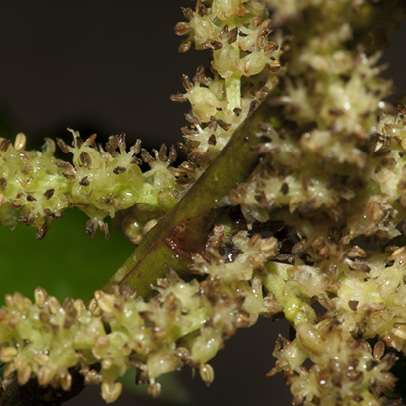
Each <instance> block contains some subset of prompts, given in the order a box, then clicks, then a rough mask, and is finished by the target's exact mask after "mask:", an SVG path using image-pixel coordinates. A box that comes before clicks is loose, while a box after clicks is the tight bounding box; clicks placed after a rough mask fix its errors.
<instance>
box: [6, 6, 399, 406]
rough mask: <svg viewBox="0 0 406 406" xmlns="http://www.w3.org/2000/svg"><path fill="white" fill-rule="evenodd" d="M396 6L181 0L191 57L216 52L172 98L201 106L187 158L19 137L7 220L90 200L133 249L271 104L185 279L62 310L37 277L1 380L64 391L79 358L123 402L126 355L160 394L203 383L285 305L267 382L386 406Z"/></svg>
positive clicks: (394, 344)
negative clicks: (283, 327) (389, 42)
mask: <svg viewBox="0 0 406 406" xmlns="http://www.w3.org/2000/svg"><path fill="white" fill-rule="evenodd" d="M402 7H404V3H403V2H402V1H397V0H393V1H392V0H390V1H387V2H386V3H385V2H383V1H381V2H379V1H378V2H377V1H372V0H371V1H369V0H317V1H316V0H306V1H299V0H289V1H276V0H264V1H259V0H232V1H229V0H207V1H203V0H197V1H196V7H195V9H194V10H192V9H191V8H184V9H182V11H183V15H184V17H185V19H186V22H180V23H178V24H177V25H176V27H175V33H176V34H177V35H180V36H186V39H185V40H183V41H182V42H181V45H180V47H179V51H180V52H185V51H187V50H188V49H189V48H190V47H191V44H192V43H194V44H195V47H196V49H210V50H212V52H213V56H212V61H211V66H210V69H207V70H205V69H204V68H203V67H199V68H198V69H197V72H196V76H195V77H194V78H192V79H189V78H188V77H187V76H186V75H184V76H183V78H182V81H183V85H184V88H185V93H184V94H180V93H179V94H176V95H172V96H171V98H172V100H175V101H180V102H184V101H188V102H189V103H190V105H191V112H190V113H188V114H186V120H187V121H188V123H189V126H188V127H185V128H183V129H182V134H183V136H184V138H185V142H184V144H183V145H182V146H181V148H182V150H183V151H184V152H186V153H187V160H186V161H185V162H184V163H182V164H180V165H179V166H175V164H174V162H175V159H176V152H175V150H174V149H173V148H171V149H169V151H168V150H167V149H166V147H161V149H160V150H159V151H155V152H154V156H153V155H151V154H149V153H148V152H147V151H145V150H142V149H141V148H140V144H139V143H137V144H136V145H135V146H134V147H132V148H131V149H130V151H129V152H127V151H126V146H125V142H124V137H123V136H115V137H112V138H110V140H109V142H108V143H107V145H106V146H105V148H102V147H100V146H96V144H95V139H94V137H90V138H89V139H88V140H86V141H82V140H81V138H80V137H79V135H78V134H77V133H73V136H74V142H73V146H72V147H70V146H67V145H66V144H65V143H64V142H63V141H60V140H59V141H58V144H59V146H60V147H61V149H62V150H63V152H67V153H72V154H73V162H72V164H71V163H67V162H64V161H61V160H58V159H56V158H54V156H53V153H54V150H55V144H54V143H53V142H52V141H51V140H47V142H46V145H45V148H44V150H43V152H42V153H38V152H26V151H24V136H22V135H19V136H17V139H16V141H15V144H14V146H12V145H11V144H10V143H9V142H7V141H6V140H2V141H1V143H0V150H1V154H0V160H1V161H0V168H1V169H0V171H1V172H0V190H1V194H0V221H1V223H2V224H5V225H9V226H14V225H15V223H16V221H17V220H19V221H22V222H24V223H26V224H28V225H34V226H35V227H37V229H38V233H37V234H38V237H42V236H43V235H44V234H45V231H46V229H47V227H48V225H49V221H50V219H51V218H52V217H59V216H60V214H61V213H62V211H63V210H64V209H65V208H67V207H72V206H78V207H80V208H81V209H82V210H83V211H85V212H86V213H87V214H88V216H89V219H90V220H89V222H88V225H87V230H88V232H89V233H90V234H93V233H94V232H95V231H96V229H97V227H100V228H101V229H102V231H104V232H105V234H107V232H108V231H107V229H106V226H105V223H104V221H103V219H104V218H105V217H106V216H110V217H115V216H116V215H117V216H116V217H117V218H118V222H119V223H120V227H121V228H122V229H123V231H124V232H125V233H126V234H127V237H128V238H129V240H130V241H131V242H133V243H136V244H138V243H139V242H140V241H141V239H142V236H143V235H145V234H146V233H147V232H148V231H149V230H150V229H151V228H152V227H153V226H154V225H155V224H156V223H157V222H158V221H159V217H160V216H162V215H163V214H164V213H166V212H168V211H169V210H170V208H171V207H173V206H174V205H176V203H177V202H178V201H179V199H180V198H181V197H182V196H184V195H185V194H186V193H188V191H189V190H190V186H191V185H193V184H194V182H195V181H196V180H197V179H198V178H199V177H200V176H201V175H202V174H203V173H204V170H205V169H206V168H207V167H208V165H210V163H211V162H212V161H213V160H214V159H221V154H222V149H223V147H224V146H225V145H226V144H227V142H228V140H229V139H230V138H231V137H232V135H233V133H234V131H235V130H236V129H237V127H239V126H240V124H241V123H243V122H244V121H245V119H246V118H247V117H248V116H249V115H250V114H251V113H252V112H253V111H254V110H255V108H256V106H257V105H258V104H259V103H260V102H261V101H262V100H264V99H265V101H263V103H267V104H268V105H269V109H270V110H269V111H270V112H271V113H270V115H269V117H268V118H267V119H265V120H263V121H262V122H261V123H260V124H259V125H258V127H257V128H256V131H257V134H258V145H257V146H256V147H255V151H256V152H257V154H258V158H259V159H258V165H257V167H256V168H255V170H254V171H253V172H252V174H251V175H250V177H249V178H248V179H245V180H243V181H242V182H241V183H239V184H238V185H236V187H235V188H234V189H233V190H232V191H231V193H230V194H229V195H228V196H227V197H226V198H225V199H224V201H222V202H221V204H222V205H223V206H222V208H223V215H222V216H219V217H218V218H217V220H216V221H215V224H214V226H213V227H212V228H211V231H210V234H209V235H208V236H207V244H206V247H205V250H204V252H199V253H197V252H194V253H189V259H190V261H189V265H188V266H187V270H186V271H187V273H188V274H189V276H190V278H189V279H185V280H183V279H181V278H180V277H179V276H178V275H177V274H176V273H175V272H173V271H171V270H170V269H168V270H167V272H168V273H167V276H166V277H165V278H161V279H158V280H157V281H156V284H155V291H156V295H155V296H153V297H152V298H151V299H149V300H144V299H143V298H142V297H139V296H137V293H136V292H135V291H133V290H131V289H129V288H128V287H127V286H126V285H125V284H124V285H123V286H121V287H118V286H115V287H114V288H113V289H112V291H110V292H103V291H100V290H99V291H96V293H95V295H94V297H93V298H92V299H91V301H90V302H89V303H88V304H87V305H85V304H84V303H83V301H81V300H73V299H66V300H65V302H64V303H63V304H62V305H61V304H60V303H59V302H58V300H57V299H56V298H55V297H52V296H49V295H48V294H47V293H46V292H45V291H44V290H43V289H41V288H37V289H36V291H35V302H34V303H32V301H31V300H29V299H28V298H25V297H23V296H22V295H21V294H19V293H15V294H14V295H7V296H6V306H5V307H3V308H2V309H1V310H0V341H1V342H2V343H3V344H2V346H1V348H0V360H1V361H2V362H5V363H7V366H6V368H5V371H4V379H3V388H7V386H8V385H9V384H10V382H11V381H12V379H17V381H18V383H19V384H20V385H24V384H25V383H26V382H27V381H28V380H29V379H30V378H32V377H34V376H35V377H37V378H38V383H39V385H41V386H47V385H51V386H52V387H54V388H62V389H63V390H65V391H68V390H69V389H70V388H71V385H72V375H71V370H72V368H79V371H80V373H81V374H82V375H83V376H84V380H85V383H87V384H99V383H100V384H101V388H102V396H103V398H104V399H105V400H106V402H113V401H114V400H115V399H117V397H118V396H119V395H120V392H121V388H122V385H121V383H120V382H118V381H117V379H118V378H120V377H121V376H122V375H123V374H124V373H125V371H126V370H127V369H128V368H129V367H131V366H134V367H135V368H136V370H137V374H136V380H137V382H141V383H147V384H148V385H149V386H148V388H149V389H148V391H149V392H150V394H151V395H153V396H157V395H158V394H159V393H160V390H161V389H160V384H159V383H158V382H157V380H156V379H157V378H158V377H159V376H160V375H161V374H164V373H167V372H170V371H173V370H176V369H179V368H180V367H181V366H183V365H188V366H190V367H191V368H192V369H198V370H199V372H200V376H201V378H202V379H203V381H204V382H206V383H207V384H210V383H211V382H212V380H213V378H214V371H213V368H212V367H211V366H210V365H209V364H208V362H209V361H210V359H212V358H213V357H214V356H215V355H216V353H217V352H218V350H220V349H221V348H222V346H223V344H224V342H225V341H226V340H227V339H228V338H229V337H230V336H231V335H233V334H234V333H235V331H236V329H237V328H239V327H250V326H251V325H253V324H254V323H255V322H256V320H257V318H258V317H259V316H271V315H274V314H277V313H280V314H283V315H284V317H285V318H286V319H287V320H288V321H289V322H290V324H291V325H292V327H293V331H294V334H293V337H291V339H290V340H287V339H285V338H283V337H282V336H281V337H280V339H279V340H278V343H277V345H276V348H275V351H274V356H275V357H276V358H277V361H276V364H275V366H274V368H272V369H271V370H270V372H269V373H268V376H273V375H274V374H276V373H278V372H283V373H284V375H285V377H286V381H287V383H288V384H290V385H291V391H292V394H293V403H294V404H296V405H299V404H304V405H306V406H310V405H323V406H330V405H353V404H360V405H365V406H367V405H368V406H370V405H371V406H373V405H382V404H385V401H386V396H387V395H388V393H390V391H393V389H394V387H395V383H396V377H395V376H394V375H393V373H392V372H391V368H392V367H393V366H394V365H395V363H396V361H397V359H398V357H400V356H403V355H402V353H403V354H405V353H406V311H405V308H406V299H405V297H406V294H405V293H406V291H405V289H406V285H405V280H406V266H405V262H406V247H405V246H403V244H402V239H401V238H400V237H401V236H402V235H403V234H404V231H405V230H404V227H403V226H402V224H403V222H404V219H405V218H406V181H405V180H404V178H405V173H406V165H405V159H404V156H405V150H406V141H405V140H406V138H405V137H406V107H405V106H403V105H402V104H399V105H397V106H393V105H391V104H389V103H387V102H384V101H383V99H385V98H386V97H387V96H388V95H390V93H391V91H392V84H391V82H390V81H389V80H387V79H384V78H383V77H382V76H381V72H382V71H383V69H384V68H383V67H382V66H380V65H379V58H380V49H381V48H382V45H383V44H384V43H385V40H383V39H382V38H383V37H384V36H385V30H387V31H390V30H391V28H390V29H389V28H388V27H389V26H390V27H392V26H391V24H390V22H391V23H392V25H393V24H394V23H396V21H399V20H400V19H401V18H403V17H404V16H405V15H406V12H405V9H404V8H402ZM394 10H395V11H396V15H395V14H394V13H395V11H394ZM385 19H386V20H385ZM377 26H379V30H380V31H379V33H377V30H376V27H377ZM252 114H255V112H254V113H252ZM255 125H257V124H255ZM141 160H144V162H147V163H148V164H149V167H150V169H149V170H148V171H146V172H144V173H142V171H141V169H140V166H139V165H140V164H141ZM243 164H244V163H243V162H242V163H241V165H243ZM222 176H227V173H223V174H222ZM213 182H215V180H213ZM49 185H53V186H52V187H50V186H49ZM305 361H307V362H306V364H305ZM15 377H16V378H15Z"/></svg>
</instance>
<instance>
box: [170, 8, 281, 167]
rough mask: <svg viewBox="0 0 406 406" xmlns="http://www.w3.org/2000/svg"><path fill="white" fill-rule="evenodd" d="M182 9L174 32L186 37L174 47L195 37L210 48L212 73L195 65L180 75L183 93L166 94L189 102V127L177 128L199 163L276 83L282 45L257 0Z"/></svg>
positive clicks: (183, 47) (187, 44)
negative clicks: (189, 74)
mask: <svg viewBox="0 0 406 406" xmlns="http://www.w3.org/2000/svg"><path fill="white" fill-rule="evenodd" d="M182 10H183V14H184V16H185V18H186V20H187V22H180V23H178V24H177V25H176V26H175V33H176V34H177V35H181V36H183V35H187V39H186V40H184V41H182V43H181V45H180V47H179V51H180V52H185V51H187V50H188V49H189V48H190V46H191V43H192V42H194V44H195V47H196V49H199V50H201V49H211V50H212V53H213V60H212V63H211V67H210V71H211V75H209V74H207V72H205V70H204V68H203V67H199V68H198V69H197V72H196V75H195V76H194V78H193V79H192V80H190V79H189V78H188V77H187V76H186V75H184V76H183V78H182V82H183V86H184V88H185V90H186V93H185V94H180V93H179V94H176V95H172V96H171V98H172V100H174V101H180V102H183V101H189V103H190V104H191V108H192V111H191V113H188V114H186V120H187V121H188V122H189V124H190V127H189V128H187V127H185V128H183V129H182V133H183V136H184V138H185V139H186V145H188V146H189V147H188V152H189V153H190V156H191V158H192V159H195V160H196V161H197V162H198V163H199V164H200V165H203V166H204V164H205V163H207V162H206V161H207V158H208V160H209V161H210V160H211V159H213V157H215V156H216V155H217V154H218V152H219V151H221V149H222V148H223V147H224V145H226V143H227V142H228V140H229V139H230V137H231V135H232V134H233V132H234V130H235V129H236V128H237V127H238V126H239V125H240V124H241V123H242V122H243V121H244V120H245V118H246V117H247V115H248V114H249V113H250V112H251V111H252V110H253V109H254V108H255V107H256V105H257V104H258V103H259V101H260V100H261V99H263V98H264V97H265V96H266V95H267V94H268V93H269V92H270V91H271V90H272V89H273V88H274V87H275V85H276V83H277V78H278V75H277V73H278V72H279V71H281V62H280V56H281V55H282V54H283V51H284V50H285V48H284V46H283V45H282V44H281V40H280V36H278V35H274V37H275V38H273V39H271V38H270V34H271V33H272V29H271V20H270V19H268V16H267V8H266V7H265V5H264V4H263V2H261V1H258V0H243V1H231V2H230V1H224V0H215V1H201V0H197V1H196V7H195V10H192V9H191V8H184V9H182ZM204 158H206V159H204Z"/></svg>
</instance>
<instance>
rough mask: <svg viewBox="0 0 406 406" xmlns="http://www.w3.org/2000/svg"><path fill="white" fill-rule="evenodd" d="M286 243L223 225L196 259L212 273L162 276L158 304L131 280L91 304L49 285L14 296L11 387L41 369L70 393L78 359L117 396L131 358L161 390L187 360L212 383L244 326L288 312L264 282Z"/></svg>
mask: <svg viewBox="0 0 406 406" xmlns="http://www.w3.org/2000/svg"><path fill="white" fill-rule="evenodd" d="M225 244H227V245H228V246H230V245H232V246H233V252H239V251H241V252H244V253H241V254H240V255H238V256H237V257H236V258H235V260H234V261H232V262H227V259H228V258H229V256H227V255H225V256H224V255H221V254H220V251H221V250H222V248H224V247H225ZM277 249H278V243H277V240H276V239H275V238H273V237H271V238H269V239H261V237H260V236H258V235H256V236H254V237H252V238H251V239H250V238H248V237H247V233H246V232H241V233H239V234H237V235H236V236H235V237H234V239H233V241H228V240H227V241H226V238H225V237H224V233H223V232H222V227H220V230H216V232H215V235H214V236H213V238H212V245H211V246H210V252H211V258H210V260H209V261H208V260H204V259H203V258H202V257H197V258H196V260H195V263H194V264H193V266H192V268H193V272H195V273H199V274H206V275H207V278H206V279H205V280H204V281H202V282H200V283H199V282H198V281H197V280H196V279H194V280H192V281H190V282H184V281H183V280H181V279H180V278H179V277H178V276H177V275H176V274H175V273H174V272H172V273H169V274H168V276H167V277H166V278H164V279H160V280H158V281H157V287H156V289H157V291H158V294H157V295H156V296H155V297H153V298H152V299H151V300H150V301H148V302H146V301H144V300H143V299H142V298H141V297H137V295H136V293H135V292H134V291H132V290H130V289H128V288H126V287H123V289H121V290H120V289H118V287H115V288H114V289H113V292H112V293H111V294H107V293H104V292H102V291H97V292H96V293H95V295H94V298H93V299H92V300H91V301H90V303H89V304H88V305H87V306H86V305H84V303H83V301H82V300H80V299H79V300H72V299H66V300H65V302H64V303H63V304H62V305H61V304H60V303H59V302H58V300H57V299H56V298H55V297H53V296H49V295H48V294H47V293H46V292H45V291H44V290H43V289H41V288H37V289H36V290H35V295H34V296H35V303H32V302H31V300H30V299H28V298H26V297H23V296H22V295H21V294H19V293H15V294H14V295H7V296H6V307H3V308H2V309H1V310H0V341H1V342H2V343H3V345H2V346H1V348H0V360H1V361H2V362H6V363H7V367H6V368H5V370H4V380H3V387H7V385H8V384H9V383H10V382H11V379H12V378H13V376H14V375H15V374H16V376H17V381H18V383H19V384H20V385H24V384H25V383H27V382H28V380H29V379H30V378H31V377H32V376H36V377H37V378H38V383H39V385H40V386H44V387H45V386H48V385H51V386H52V387H54V388H59V387H60V388H62V389H63V390H65V391H68V390H70V388H71V385H72V375H71V373H70V368H72V367H77V366H78V365H79V366H80V374H82V375H83V376H84V380H85V384H101V390H102V397H103V399H104V400H105V401H106V402H107V403H111V402H114V401H115V400H116V399H117V398H118V396H119V395H120V393H121V388H122V384H121V383H120V382H117V379H118V378H119V377H120V376H122V375H123V374H124V373H125V372H126V370H127V369H128V368H129V367H130V366H134V367H136V369H137V378H136V379H137V382H139V383H147V384H148V385H149V387H148V391H149V392H150V393H151V395H153V396H157V395H158V394H159V392H160V384H159V383H158V382H157V381H156V378H157V377H159V376H160V375H162V374H164V373H167V372H171V371H173V370H176V369H179V368H180V367H181V366H182V365H184V364H187V365H189V366H190V367H191V368H193V369H198V370H199V372H200V375H201V377H202V379H203V381H204V382H206V384H208V385H209V384H210V383H211V382H212V380H213V378H214V371H213V369H212V367H211V366H210V365H209V364H207V362H208V361H209V360H210V359H211V358H213V357H214V356H215V355H216V353H217V351H218V350H219V349H221V348H222V346H223V342H224V341H225V340H226V339H228V338H229V337H230V336H231V335H233V334H234V332H235V330H236V328H237V327H249V326H250V325H252V324H254V323H255V321H256V320H257V318H258V316H259V315H261V314H266V315H268V316H269V315H272V314H275V313H277V312H280V311H281V309H282V308H281V306H280V305H279V304H278V303H276V302H275V301H274V300H273V296H272V295H268V296H266V297H263V295H262V289H261V287H262V279H263V278H264V276H265V274H266V273H265V268H264V263H265V261H266V260H268V259H270V258H272V257H273V256H275V255H276V253H277ZM260 269H262V271H261V272H259V270H260Z"/></svg>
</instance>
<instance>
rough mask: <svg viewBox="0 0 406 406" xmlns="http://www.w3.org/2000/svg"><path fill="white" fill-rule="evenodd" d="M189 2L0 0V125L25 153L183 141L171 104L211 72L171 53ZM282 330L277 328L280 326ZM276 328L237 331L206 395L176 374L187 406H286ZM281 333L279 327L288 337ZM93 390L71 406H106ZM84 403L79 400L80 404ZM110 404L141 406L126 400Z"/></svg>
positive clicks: (396, 43) (202, 58)
mask: <svg viewBox="0 0 406 406" xmlns="http://www.w3.org/2000/svg"><path fill="white" fill-rule="evenodd" d="M192 4H193V3H192V2H191V1H189V0H172V1H171V0H160V1H146V2H139V1H137V0H115V1H112V0H109V1H108V0H97V1H96V0H69V1H55V0H36V1H33V0H1V2H0V55H1V60H0V117H3V120H4V119H5V120H6V121H7V122H8V124H9V127H10V128H11V130H12V131H13V133H17V132H19V131H22V132H24V133H26V135H27V136H28V138H29V145H28V147H29V148H31V147H32V146H33V145H34V144H35V141H34V140H36V139H43V138H45V137H52V138H55V137H67V138H68V137H69V135H68V134H67V131H66V128H67V127H70V128H73V129H76V130H79V131H80V132H81V133H82V135H83V136H85V137H86V136H89V135H90V134H92V133H94V132H96V133H97V134H99V136H102V137H106V136H108V135H110V134H116V133H120V132H125V133H127V136H128V138H129V139H130V140H132V141H134V140H135V139H137V138H142V139H143V141H144V145H145V146H148V147H149V148H151V147H154V146H155V147H157V146H159V145H160V144H161V143H162V142H165V143H167V144H170V143H174V142H176V141H180V131H179V128H180V127H182V126H183V125H185V121H184V117H183V113H185V112H186V111H187V110H188V106H187V105H186V104H183V105H181V104H177V103H172V102H170V101H169V95H170V94H171V93H176V92H178V91H182V87H181V82H180V76H181V74H182V73H187V74H189V75H193V74H194V72H195V69H196V67H197V66H198V65H199V64H205V65H207V58H208V55H207V54H205V53H202V52H199V53H197V52H189V53H187V54H185V55H179V54H178V53H177V47H178V44H179V38H178V37H176V36H175V35H174V34H173V26H174V25H175V24H176V22H178V21H181V20H183V16H182V14H181V11H180V6H192ZM405 38H406V27H405V26H403V27H402V30H401V31H399V32H398V33H397V34H396V35H395V36H394V37H393V38H392V46H391V48H390V49H389V50H388V51H387V52H386V54H385V57H384V60H385V61H386V62H390V67H389V69H388V70H387V72H386V75H387V76H390V77H393V78H395V85H396V93H397V94H399V93H406V78H405V72H406V63H405V52H404V39H405ZM278 323H282V322H278ZM276 329H277V330H279V331H280V330H281V327H280V326H277V327H275V324H273V323H270V322H269V320H262V321H260V322H259V323H258V324H257V325H256V326H255V327H253V328H251V329H249V330H242V331H241V332H239V333H238V334H237V336H236V337H235V338H232V339H231V340H230V342H229V343H227V346H226V349H225V350H223V351H221V353H220V354H219V356H218V357H217V358H216V359H215V360H214V362H213V365H214V367H215V372H216V379H215V381H214V383H213V385H212V387H210V388H209V389H206V388H205V386H204V384H203V383H202V382H201V380H200V378H198V377H197V379H195V380H192V379H191V373H190V370H189V369H185V370H184V371H183V372H181V373H180V376H181V378H182V379H183V380H184V381H185V383H186V385H187V386H188V387H189V388H190V392H191V393H192V394H193V398H192V400H191V402H190V404H191V405H204V404H207V403H212V404H214V405H220V404H221V405H226V406H228V405H235V406H239V405H241V406H243V405H248V404H249V405H252V406H255V405H258V406H259V405H263V404H267V405H288V404H289V399H290V396H289V394H288V390H287V389H286V388H285V386H284V384H283V382H282V379H281V377H279V378H278V377H277V378H272V379H271V380H269V379H266V378H265V377H264V375H265V373H266V372H267V371H268V370H269V369H270V368H271V367H272V366H273V363H274V360H273V358H272V355H271V354H272V350H273V348H274V343H275V339H276V337H277V333H276ZM286 330H287V328H286V326H285V327H283V328H282V331H283V333H284V335H285V336H286ZM98 392H99V387H97V388H89V389H88V390H86V391H85V392H84V393H83V395H82V396H81V397H80V398H77V399H74V400H72V401H71V402H70V403H69V404H70V405H81V404H87V403H91V404H92V405H102V404H104V402H103V401H102V400H101V398H100V396H99V395H98ZM80 399H81V400H80ZM115 404H116V405H122V406H124V405H134V404H137V405H141V404H144V403H141V401H135V400H134V398H133V397H132V396H131V395H130V394H129V395H128V396H123V397H122V398H121V400H120V401H118V402H116V403H115ZM145 404H150V403H149V402H147V403H145Z"/></svg>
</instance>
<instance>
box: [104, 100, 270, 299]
mask: <svg viewBox="0 0 406 406" xmlns="http://www.w3.org/2000/svg"><path fill="white" fill-rule="evenodd" d="M270 117H271V115H270V107H269V105H268V104H267V103H266V102H263V103H262V104H261V106H259V107H258V108H257V109H256V111H255V113H252V114H251V116H250V117H249V118H248V119H247V120H245V122H244V124H243V125H241V126H240V127H239V128H238V129H237V130H236V131H235V132H234V134H233V136H232V137H231V139H230V141H229V143H228V144H227V146H226V147H225V148H224V149H223V151H222V152H221V153H220V155H219V156H218V157H217V158H216V160H215V161H214V162H213V163H212V164H211V165H210V166H209V167H208V168H207V169H206V171H205V172H204V173H203V175H202V176H200V178H199V179H198V180H197V181H196V183H195V184H194V185H193V186H192V187H191V189H190V190H189V191H188V192H187V193H186V194H185V196H184V197H183V198H182V199H181V200H180V201H179V203H178V204H177V205H176V206H175V207H174V208H173V209H172V210H171V211H169V212H168V213H167V214H166V215H165V216H164V217H163V218H162V219H161V221H160V222H159V223H158V224H157V225H156V226H155V227H154V228H153V229H152V230H151V231H150V232H149V233H148V235H147V236H146V237H145V238H144V240H143V241H142V242H141V244H140V245H139V246H138V247H137V248H136V249H135V251H134V252H133V253H132V254H131V255H130V257H129V258H128V259H127V260H126V261H125V262H124V264H123V265H122V266H121V267H120V268H119V269H118V270H117V272H116V273H115V274H114V275H113V276H112V277H111V278H110V280H109V281H108V282H107V283H106V284H105V285H104V286H103V288H102V289H103V290H104V291H110V289H111V288H112V286H113V285H116V284H118V285H123V284H128V285H129V286H130V287H131V288H133V289H135V290H136V291H137V292H138V294H139V295H141V296H143V297H145V298H147V297H150V296H151V295H152V293H153V290H152V288H151V286H153V285H154V284H155V283H156V280H157V279H158V278H162V277H164V276H165V274H166V273H167V272H168V270H170V269H172V270H174V271H176V272H178V273H179V274H185V271H186V270H187V265H188V264H189V263H190V261H191V257H192V256H193V255H194V254H196V253H203V252H204V250H205V246H206V243H207V236H208V233H209V231H210V228H211V227H212V225H213V222H214V219H215V218H216V216H217V215H218V214H219V212H220V211H221V208H222V205H223V199H224V198H225V197H227V196H228V194H229V192H230V190H232V189H233V188H234V187H236V186H237V185H238V184H239V183H240V182H242V181H244V180H245V179H246V178H247V177H248V176H249V175H250V173H251V172H252V170H253V169H254V167H255V166H256V164H257V162H258V155H257V152H256V151H255V150H254V147H255V146H256V145H258V143H259V141H260V140H259V138H258V136H257V133H258V125H259V124H260V123H264V122H266V121H268V122H269V119H270Z"/></svg>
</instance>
